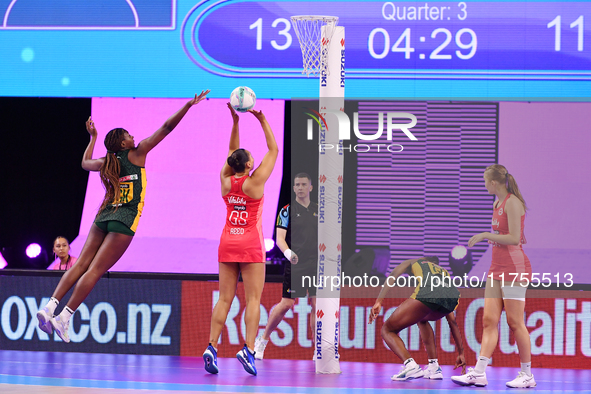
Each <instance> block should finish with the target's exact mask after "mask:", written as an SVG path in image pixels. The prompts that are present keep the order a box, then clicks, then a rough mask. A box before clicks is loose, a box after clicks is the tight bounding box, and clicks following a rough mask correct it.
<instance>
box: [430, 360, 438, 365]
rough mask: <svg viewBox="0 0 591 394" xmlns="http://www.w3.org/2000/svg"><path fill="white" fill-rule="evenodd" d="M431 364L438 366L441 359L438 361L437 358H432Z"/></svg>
mask: <svg viewBox="0 0 591 394" xmlns="http://www.w3.org/2000/svg"><path fill="white" fill-rule="evenodd" d="M429 365H434V366H438V365H439V361H437V359H436V358H430V359H429Z"/></svg>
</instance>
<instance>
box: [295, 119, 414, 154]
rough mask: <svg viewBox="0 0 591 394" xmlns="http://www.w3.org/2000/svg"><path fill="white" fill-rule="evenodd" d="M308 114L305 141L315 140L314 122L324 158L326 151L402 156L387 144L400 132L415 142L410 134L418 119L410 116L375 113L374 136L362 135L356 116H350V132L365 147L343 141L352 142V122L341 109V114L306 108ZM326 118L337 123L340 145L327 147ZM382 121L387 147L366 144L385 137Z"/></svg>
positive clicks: (399, 145)
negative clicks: (384, 135)
mask: <svg viewBox="0 0 591 394" xmlns="http://www.w3.org/2000/svg"><path fill="white" fill-rule="evenodd" d="M305 109H306V110H307V111H309V112H305V114H306V115H308V116H310V117H311V118H312V119H308V120H307V138H308V141H311V140H313V139H314V122H313V121H312V120H315V121H316V124H317V125H318V133H319V138H318V140H319V143H318V149H319V152H320V154H324V153H325V152H326V151H327V150H331V149H335V150H336V151H337V152H339V153H342V152H344V151H348V152H369V151H375V152H383V151H386V150H387V151H389V152H393V153H396V152H402V151H403V150H404V147H403V146H402V145H401V144H393V143H390V142H391V141H392V137H393V135H394V133H397V132H402V133H404V135H406V137H407V138H408V139H409V140H411V141H418V139H417V137H415V136H414V134H413V133H412V132H411V130H410V129H412V128H413V127H414V126H416V124H417V117H416V116H415V115H413V114H411V113H410V112H386V116H385V117H384V113H383V112H378V117H377V125H376V126H377V131H376V132H375V133H374V134H362V133H361V131H360V130H359V113H358V112H354V113H353V132H354V133H355V136H356V137H357V138H358V140H359V142H361V141H363V142H365V141H368V142H366V143H358V144H353V145H351V144H348V145H347V144H346V141H349V140H350V139H351V121H350V119H349V116H347V114H346V113H345V112H344V111H343V108H341V109H340V110H330V109H326V108H321V111H322V113H320V112H318V111H316V110H314V109H312V108H305ZM327 116H335V117H336V120H337V123H336V125H337V133H338V136H339V143H338V144H334V143H327V142H326V136H327V133H328V130H329V128H328V122H327V120H326V118H327ZM384 118H385V120H386V139H387V141H388V142H389V143H379V142H373V143H370V142H369V141H376V140H378V139H380V138H381V137H382V135H383V134H384Z"/></svg>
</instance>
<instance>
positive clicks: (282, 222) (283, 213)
mask: <svg viewBox="0 0 591 394" xmlns="http://www.w3.org/2000/svg"><path fill="white" fill-rule="evenodd" d="M288 225H289V204H287V205H286V206H284V207H283V208H281V210H280V211H279V215H277V223H275V227H276V228H283V229H286V230H287V226H288Z"/></svg>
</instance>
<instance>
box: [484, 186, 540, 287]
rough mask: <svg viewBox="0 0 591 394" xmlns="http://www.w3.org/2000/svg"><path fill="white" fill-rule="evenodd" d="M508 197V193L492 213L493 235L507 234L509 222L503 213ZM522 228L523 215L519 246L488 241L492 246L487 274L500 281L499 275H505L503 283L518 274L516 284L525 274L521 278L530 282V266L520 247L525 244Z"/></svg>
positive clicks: (522, 225)
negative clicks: (490, 261)
mask: <svg viewBox="0 0 591 394" xmlns="http://www.w3.org/2000/svg"><path fill="white" fill-rule="evenodd" d="M510 196H511V193H508V194H507V197H505V200H503V202H502V203H501V204H500V205H499V206H497V207H496V208H495V209H494V211H493V217H492V229H493V232H494V233H495V234H501V235H502V234H509V221H508V220H507V212H505V204H506V203H507V200H508V199H509V197H510ZM524 226H525V214H524V215H522V216H521V230H520V235H519V245H501V244H499V243H497V242H493V241H490V240H489V241H488V243H489V244H492V246H493V250H492V264H491V266H490V270H489V271H488V274H489V275H490V274H491V273H492V274H493V278H494V279H496V280H501V279H502V278H501V276H500V275H501V274H505V275H504V281H505V282H507V281H508V282H512V281H513V279H514V278H515V274H518V277H517V280H516V282H520V279H521V277H522V275H521V274H527V275H523V277H527V279H528V280H531V273H532V270H531V264H530V262H529V259H528V258H527V256H526V255H525V252H524V251H523V248H522V247H521V245H523V244H525V243H526V242H527V241H526V240H525V236H524V235H523V228H524Z"/></svg>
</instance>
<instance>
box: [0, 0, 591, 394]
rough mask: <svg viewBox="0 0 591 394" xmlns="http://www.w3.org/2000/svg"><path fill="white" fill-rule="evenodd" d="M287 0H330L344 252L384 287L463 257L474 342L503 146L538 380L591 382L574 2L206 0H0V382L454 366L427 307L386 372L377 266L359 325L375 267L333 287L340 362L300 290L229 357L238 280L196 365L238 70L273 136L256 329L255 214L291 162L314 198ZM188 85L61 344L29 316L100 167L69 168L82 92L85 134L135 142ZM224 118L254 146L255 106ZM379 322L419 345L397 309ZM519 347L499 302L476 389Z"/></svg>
mask: <svg viewBox="0 0 591 394" xmlns="http://www.w3.org/2000/svg"><path fill="white" fill-rule="evenodd" d="M307 14H310V15H335V16H338V17H339V26H343V27H345V35H346V44H345V43H344V42H343V43H342V45H343V47H344V46H345V45H346V59H345V58H344V56H345V54H344V53H343V61H345V65H346V67H345V72H344V73H345V74H343V75H345V77H343V78H346V82H343V83H346V88H345V89H346V90H345V105H344V108H342V111H343V113H344V114H345V115H347V118H348V119H349V120H350V128H351V130H350V133H349V135H350V137H349V138H348V139H343V140H342V145H340V146H338V147H328V146H324V149H340V150H341V152H342V157H343V161H344V176H343V179H342V185H343V186H342V194H340V195H339V196H337V204H338V206H339V209H340V211H339V212H340V213H341V215H342V241H341V244H340V245H339V246H340V247H341V248H342V249H340V250H339V253H340V255H339V256H340V258H341V260H340V264H341V272H342V273H343V274H344V275H349V276H351V277H353V276H355V277H357V278H359V277H362V276H363V275H364V274H366V275H368V276H374V277H377V278H378V279H379V283H380V285H381V283H383V281H384V279H385V278H386V276H388V275H389V274H390V272H391V271H392V270H393V269H394V268H395V267H396V266H398V265H399V264H400V263H401V262H403V261H404V260H406V259H409V258H416V257H420V256H438V257H439V259H440V265H441V266H442V267H443V268H445V269H447V270H448V271H449V273H450V274H451V275H452V276H453V277H454V278H458V279H460V278H468V281H469V283H466V281H464V282H463V284H462V286H460V293H461V299H460V303H459V306H458V307H457V309H456V312H455V313H456V320H457V322H458V325H459V328H460V331H461V333H462V337H463V346H464V350H465V358H466V361H467V365H468V366H474V365H475V363H476V360H477V358H478V355H479V352H480V346H481V343H482V331H483V323H482V320H483V309H484V302H485V299H484V288H483V284H482V283H483V281H486V277H487V275H488V270H489V267H490V265H491V260H492V246H491V245H489V244H488V243H486V242H480V243H477V244H476V245H475V246H474V247H472V248H467V245H468V240H469V239H470V238H471V237H472V236H473V235H475V234H478V233H480V232H486V231H491V216H492V204H493V202H494V196H493V195H490V194H488V192H487V190H486V188H485V185H484V179H483V172H484V170H485V168H486V167H487V166H489V165H491V164H495V163H500V164H503V165H504V166H505V167H506V168H507V169H508V171H509V172H510V173H511V174H512V175H513V176H514V177H515V179H516V181H517V182H518V184H519V188H520V190H521V193H522V194H523V196H524V198H525V200H526V202H527V207H528V210H527V215H526V220H525V236H526V239H527V243H526V244H524V246H523V248H524V251H525V253H526V254H527V256H528V257H529V259H530V261H531V264H532V269H533V273H534V275H535V276H537V278H538V279H539V281H538V282H537V283H534V282H533V281H532V283H531V284H530V286H529V289H528V292H527V301H526V304H525V324H526V326H527V328H528V330H529V334H530V338H531V353H532V372H533V373H534V375H535V378H536V382H537V388H536V390H542V391H546V392H549V391H560V392H584V391H587V392H591V390H590V389H589V387H591V271H590V270H589V269H587V266H588V264H589V262H590V261H591V244H590V243H589V239H590V238H591V231H590V230H589V225H588V224H589V223H590V222H591V207H590V205H589V203H588V200H589V198H588V196H589V194H590V193H591V187H590V186H589V182H588V179H589V175H591V171H590V169H591V156H590V155H589V154H588V148H589V146H591V134H590V133H589V130H588V129H589V124H591V82H590V79H591V72H590V71H589V70H591V51H590V50H589V46H590V45H591V35H590V33H589V32H590V31H589V27H588V26H585V24H584V22H585V21H590V20H591V2H589V1H577V2H558V1H539V2H538V1H529V2H519V1H501V2H499V1H496V2H495V1H490V2H484V1H467V2H457V3H456V2H446V1H437V2H432V3H428V4H423V3H418V2H411V1H404V2H395V3H393V2H378V1H350V2H349V1H347V2H338V1H337V2H335V1H330V2H329V1H326V2H322V1H314V2H312V1H246V2H233V1H219V2H217V1H216V2H214V1H210V0H206V1H201V2H198V1H192V0H154V1H150V2H140V1H136V0H130V1H107V2H102V3H101V4H94V3H93V4H90V3H89V4H86V3H85V4H75V3H74V2H52V3H51V4H50V3H47V2H42V1H36V0H30V1H20V0H19V1H9V0H0V17H1V19H0V59H2V60H1V61H0V185H1V186H0V190H1V192H0V392H2V393H74V392H75V391H77V390H78V391H79V390H80V389H83V390H84V391H85V392H88V393H116V394H119V393H135V392H138V393H139V392H140V390H141V392H148V393H172V392H181V393H188V392H224V393H245V392H248V393H286V394H287V393H325V392H326V393H328V392H334V391H336V390H339V391H340V392H344V393H358V392H360V391H361V390H363V391H364V392H367V393H385V392H386V390H392V389H403V390H421V391H424V390H444V391H454V392H459V391H462V390H470V388H463V387H460V386H457V385H455V384H454V383H453V382H452V381H451V380H450V377H451V376H454V375H460V374H461V371H460V370H459V369H458V370H454V369H453V365H454V363H455V360H456V357H457V350H456V345H455V343H454V341H453V339H452V336H451V333H450V328H449V325H448V324H447V322H446V321H444V320H441V321H437V322H434V323H433V324H432V327H433V328H434V332H435V339H436V348H437V353H438V359H439V363H440V364H441V366H442V369H443V375H444V379H443V380H442V381H431V380H428V379H416V380H412V381H405V382H397V381H392V380H391V379H390V377H391V376H392V375H393V374H396V373H397V372H398V370H399V369H400V367H401V361H400V360H399V358H398V357H397V356H396V355H395V354H394V353H393V352H392V351H391V350H390V349H389V348H388V347H387V345H386V343H385V342H384V340H383V339H382V336H381V328H382V326H383V324H384V322H385V321H386V320H387V319H388V317H389V316H390V315H391V314H392V313H393V312H394V311H395V310H396V308H397V307H398V306H399V305H400V304H401V303H402V302H403V301H404V300H405V299H406V298H408V297H409V296H410V294H411V293H412V291H413V288H411V287H403V288H399V289H396V291H394V290H392V293H393V294H391V296H390V297H389V298H386V299H385V300H384V303H383V310H382V312H381V314H380V315H379V316H378V318H377V320H376V322H375V323H374V324H367V323H368V319H369V315H370V311H371V307H372V306H373V305H374V302H375V299H376V296H377V294H378V292H379V289H378V288H376V287H372V286H368V285H366V284H364V285H359V286H357V285H355V284H354V283H353V284H352V285H350V286H343V287H342V288H341V299H340V309H339V311H338V312H337V318H338V321H339V332H338V357H339V360H340V361H339V363H340V368H341V370H342V373H341V374H317V373H316V369H315V361H313V357H314V355H315V347H316V336H315V333H313V332H312V331H311V329H310V327H309V324H308V318H309V315H310V314H311V313H314V312H313V310H312V306H311V302H310V299H308V298H298V299H297V300H296V302H295V305H294V306H293V308H292V309H290V310H289V311H288V312H287V313H286V315H285V317H284V319H283V321H282V322H281V323H280V324H279V326H278V328H277V330H276V331H275V332H274V333H273V334H272V335H271V337H270V341H269V345H268V346H267V349H266V350H265V357H264V360H262V361H257V368H258V376H256V377H253V376H250V375H248V374H246V372H244V370H243V368H242V366H241V365H240V363H239V362H238V361H237V360H236V359H235V354H236V352H237V351H239V350H240V349H241V348H242V346H243V344H244V341H245V321H244V313H245V304H246V299H245V294H244V286H243V284H242V282H240V283H239V284H238V289H237V295H236V297H235V299H234V302H233V303H232V306H231V308H230V312H229V314H228V318H227V320H226V323H225V326H224V329H223V331H222V336H221V340H220V343H219V353H218V356H219V357H220V358H219V366H220V373H219V374H218V375H210V374H208V373H207V372H206V371H205V370H204V369H203V359H202V354H203V351H204V349H205V348H206V346H207V344H208V342H209V330H210V321H211V314H212V308H213V306H214V305H215V304H216V302H217V300H218V299H219V283H218V272H219V271H218V254H217V253H218V246H219V241H220V234H221V232H222V229H223V226H224V217H225V216H224V215H225V209H226V208H225V204H224V203H223V200H222V199H221V196H220V180H219V179H220V178H219V176H220V175H219V173H220V169H221V168H222V165H223V163H224V160H225V158H226V157H227V152H228V139H229V135H230V130H231V125H232V121H231V117H230V113H229V111H228V108H227V107H226V103H227V102H228V100H229V96H230V93H231V92H232V90H233V89H234V88H235V87H237V86H242V85H245V86H249V87H250V88H252V89H253V90H254V91H255V93H256V94H257V102H256V106H255V109H257V110H262V111H263V113H264V114H265V116H266V118H267V120H268V121H269V124H270V126H271V128H272V129H273V132H274V134H275V138H276V140H277V143H278V145H279V157H278V160H277V164H276V166H275V169H274V172H273V173H272V175H271V177H270V178H269V180H268V182H267V184H266V186H265V200H264V210H263V216H262V224H263V236H264V238H265V244H266V246H267V257H266V262H265V263H266V281H265V286H264V290H263V294H262V299H261V305H260V311H261V315H260V323H259V334H262V332H263V331H264V328H265V326H266V324H267V321H268V319H269V315H270V313H271V310H272V308H273V307H274V306H275V305H276V304H277V303H278V302H279V301H280V299H281V293H282V288H283V285H282V282H283V272H284V268H285V265H286V264H289V263H288V262H287V260H286V259H285V258H284V257H283V254H282V253H281V251H280V250H279V248H278V247H277V246H276V244H275V223H276V218H277V214H278V212H279V211H280V209H281V208H282V207H283V206H285V205H286V204H289V203H290V202H291V201H292V199H293V198H294V193H293V189H292V185H293V176H294V175H295V174H297V173H300V172H305V173H308V174H309V175H310V176H311V178H312V186H313V191H312V193H311V199H312V201H314V202H318V200H319V191H320V190H321V187H322V183H323V182H324V180H323V178H322V174H319V172H318V160H319V150H320V149H319V144H321V141H320V140H319V134H320V132H321V130H319V124H321V123H322V119H320V118H318V119H317V120H314V119H316V118H315V116H316V115H314V112H313V111H312V110H311V109H313V110H319V108H318V107H319V100H318V90H319V79H318V77H313V76H310V77H306V76H305V75H301V67H302V55H301V51H300V46H299V44H298V38H297V37H296V34H295V32H294V26H293V24H292V22H291V21H290V16H293V15H307ZM588 24H589V23H587V25H588ZM340 71H341V70H337V72H340ZM343 81H345V79H343ZM205 89H211V93H210V94H209V96H208V99H207V100H206V101H204V102H202V103H199V104H198V105H197V106H195V107H193V108H192V109H191V110H190V111H189V113H188V114H187V115H186V116H185V118H184V119H183V120H182V121H181V123H180V124H179V125H178V126H177V128H175V130H174V131H173V132H172V133H171V134H170V135H169V136H167V137H166V139H165V140H164V141H163V142H161V143H160V144H159V145H158V147H157V148H156V149H154V150H153V151H152V152H150V154H149V156H148V159H147V164H146V172H147V179H148V185H147V193H146V198H145V201H146V204H145V208H144V211H143V214H142V218H141V220H140V223H139V227H138V231H137V233H136V235H135V237H134V240H133V242H132V244H131V246H130V247H129V249H128V250H127V251H126V253H125V254H124V255H123V257H122V258H121V259H120V261H119V262H118V263H117V264H116V265H115V266H114V267H113V268H112V269H111V270H110V271H109V272H107V273H106V274H105V275H104V276H103V277H102V278H101V279H100V281H99V282H98V284H97V285H96V287H95V288H94V289H93V291H92V292H91V293H90V295H89V296H88V298H86V299H85V301H84V302H83V303H82V305H81V306H80V307H79V308H78V309H77V311H76V313H75V314H74V315H73V317H72V322H71V324H70V338H71V342H70V343H69V344H64V343H63V342H62V341H61V339H59V337H58V336H57V335H56V334H54V335H51V336H50V335H48V334H46V333H44V332H43V331H41V330H40V329H39V328H38V321H37V317H36V313H37V311H38V310H39V309H41V308H42V307H43V306H45V305H46V304H47V302H48V300H49V297H51V295H52V293H53V291H54V289H55V287H56V285H57V284H58V282H59V280H60V278H61V276H62V274H63V272H62V271H56V270H48V269H47V268H48V267H49V266H50V265H51V264H52V263H54V261H55V255H54V253H53V250H52V248H53V241H54V239H55V238H56V237H57V236H63V237H66V238H67V239H68V240H69V241H70V244H71V255H72V256H78V255H79V253H80V251H81V249H82V246H83V245H84V242H85V240H86V238H87V236H88V232H89V229H90V227H91V225H92V223H93V220H94V217H95V215H96V213H97V209H98V207H99V206H100V203H101V202H102V199H103V196H104V189H103V188H102V184H101V181H100V178H99V176H98V173H96V172H91V173H89V172H87V171H85V170H83V169H82V168H81V160H82V155H83V153H84V151H85V149H86V147H87V144H88V141H89V135H88V132H87V131H86V128H85V122H86V120H87V119H88V118H89V116H92V119H93V120H94V122H95V124H96V127H97V129H98V141H97V144H96V147H95V149H94V156H93V157H94V158H97V157H102V156H104V155H105V154H106V148H105V147H104V145H103V139H104V136H105V135H106V133H107V132H108V131H109V130H111V129H112V128H115V127H123V128H125V129H127V130H128V131H129V132H130V134H132V135H133V136H134V137H135V141H136V142H138V141H140V140H142V139H144V138H146V137H148V136H149V135H151V134H152V133H153V132H154V131H155V130H156V129H158V127H160V126H161V125H162V124H163V122H164V121H165V120H166V119H167V118H168V117H169V116H170V115H171V114H173V113H174V112H175V111H177V110H178V109H179V108H181V107H182V106H183V104H184V103H186V102H187V100H189V99H190V98H192V97H193V96H194V95H195V93H199V92H201V91H202V90H205ZM321 112H322V111H321ZM392 113H396V114H398V115H395V116H394V117H395V118H397V119H398V120H400V117H402V118H404V116H406V115H404V114H411V115H412V116H413V117H414V118H415V119H416V124H415V125H414V126H413V127H412V128H411V129H410V132H411V133H412V135H413V136H414V137H415V138H416V139H411V138H409V136H408V134H405V133H404V132H403V130H402V129H401V128H400V127H398V128H397V127H390V126H391V125H392V123H404V122H407V121H404V122H397V121H396V120H392V116H391V114H392ZM389 114H390V115H389ZM401 114H403V115H401ZM312 115H314V116H312ZM389 116H390V118H388V117H389ZM313 118H314V119H313ZM408 119H410V118H408ZM317 121H318V123H317ZM308 130H311V131H312V137H311V139H309V138H308ZM240 132H241V135H240V137H241V141H240V142H241V146H243V147H245V148H246V149H249V150H250V151H251V153H252V155H253V157H254V159H255V166H256V165H258V164H259V163H260V162H261V159H262V158H263V156H264V154H265V153H266V151H267V148H266V145H265V141H264V136H263V133H262V132H261V129H260V126H259V124H258V121H256V119H255V118H254V117H253V116H252V115H251V114H248V113H245V114H240ZM368 136H373V137H371V139H370V138H369V137H368ZM320 147H321V148H322V145H320ZM472 280H474V281H475V282H471V281H472ZM70 295H71V291H70V292H69V293H68V294H67V295H66V297H65V298H64V299H65V300H67V299H68V297H69V296H70ZM62 304H63V305H65V302H62ZM63 305H60V307H58V310H57V311H56V313H57V312H59V311H60V310H61V308H62V307H63ZM321 312H322V311H320V310H319V311H317V313H321ZM318 316H319V315H318ZM400 337H401V338H402V340H403V341H404V343H405V345H406V347H407V349H408V350H409V352H410V354H411V356H412V357H413V358H414V359H415V360H416V361H417V363H419V364H421V365H422V366H424V365H426V364H427V363H428V357H427V353H426V351H425V347H424V345H423V343H422V341H421V337H420V335H419V329H418V327H417V326H416V325H414V326H411V327H409V328H407V329H405V330H403V331H402V332H400ZM519 366H520V359H519V351H518V348H517V345H516V341H515V338H514V335H513V333H512V331H511V330H510V328H509V325H508V323H507V316H506V313H505V312H503V313H502V315H501V320H500V324H499V339H498V344H497V347H496V349H495V351H494V354H493V356H492V359H491V363H490V365H489V367H488V368H487V377H488V386H487V387H486V390H487V391H489V392H499V391H504V390H506V389H507V387H506V385H505V383H506V382H507V381H509V380H511V379H514V378H515V375H516V374H517V372H518V371H519Z"/></svg>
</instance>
